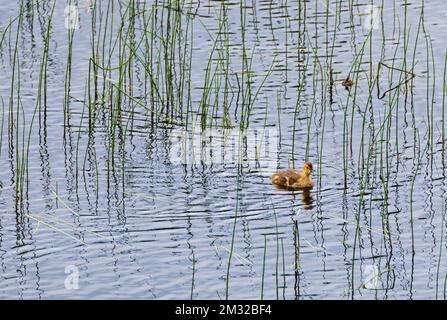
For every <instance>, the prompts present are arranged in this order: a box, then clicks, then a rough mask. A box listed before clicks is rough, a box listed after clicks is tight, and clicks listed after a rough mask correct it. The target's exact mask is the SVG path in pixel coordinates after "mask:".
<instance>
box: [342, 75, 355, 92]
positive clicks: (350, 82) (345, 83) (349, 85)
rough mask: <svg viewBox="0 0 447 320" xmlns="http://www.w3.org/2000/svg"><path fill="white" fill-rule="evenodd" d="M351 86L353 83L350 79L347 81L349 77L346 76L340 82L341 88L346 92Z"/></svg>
mask: <svg viewBox="0 0 447 320" xmlns="http://www.w3.org/2000/svg"><path fill="white" fill-rule="evenodd" d="M353 84H354V81H352V80H351V79H349V76H348V77H347V78H346V79H345V80H343V81H342V82H341V85H342V86H343V87H345V89H346V90H349V89H350V88H351V87H352V85H353Z"/></svg>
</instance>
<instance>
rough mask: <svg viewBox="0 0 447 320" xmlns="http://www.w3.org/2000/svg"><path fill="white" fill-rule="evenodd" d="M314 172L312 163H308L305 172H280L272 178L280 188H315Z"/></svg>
mask: <svg viewBox="0 0 447 320" xmlns="http://www.w3.org/2000/svg"><path fill="white" fill-rule="evenodd" d="M312 171H313V166H312V163H310V162H306V163H305V164H304V166H303V170H292V169H289V170H284V171H278V172H277V173H275V174H274V175H273V176H272V183H273V184H274V185H277V186H279V187H283V188H290V189H304V188H312V187H313V186H314V183H313V181H312V177H311V174H312Z"/></svg>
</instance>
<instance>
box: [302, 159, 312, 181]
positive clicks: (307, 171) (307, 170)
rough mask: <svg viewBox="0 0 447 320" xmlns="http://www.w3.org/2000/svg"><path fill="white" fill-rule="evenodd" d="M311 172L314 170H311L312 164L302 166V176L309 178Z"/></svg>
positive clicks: (307, 163)
mask: <svg viewBox="0 0 447 320" xmlns="http://www.w3.org/2000/svg"><path fill="white" fill-rule="evenodd" d="M313 170H314V169H313V165H312V162H306V163H305V164H304V167H303V173H304V175H305V176H306V177H308V176H310V175H311V174H312V171H313Z"/></svg>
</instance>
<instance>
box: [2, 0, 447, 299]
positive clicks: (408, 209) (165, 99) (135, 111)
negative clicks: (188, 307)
mask: <svg viewBox="0 0 447 320" xmlns="http://www.w3.org/2000/svg"><path fill="white" fill-rule="evenodd" d="M428 6H429V4H428V3H426V2H425V1H424V0H418V1H415V2H413V3H412V4H410V3H409V1H407V0H395V1H386V3H385V1H384V0H364V1H360V0H347V1H341V0H321V1H305V0H294V1H292V0H281V1H256V0H253V1H250V0H240V1H218V2H213V1H210V2H203V1H202V2H200V1H195V0H154V1H137V0H122V1H114V0H97V1H81V0H79V1H76V0H67V1H55V0H17V1H16V2H14V6H11V8H14V9H11V8H8V12H9V13H10V15H9V16H8V19H5V18H3V19H2V20H1V21H0V59H1V67H2V75H1V78H0V79H1V86H0V95H1V103H2V116H1V123H0V130H1V137H0V161H1V164H2V168H3V173H2V174H1V175H0V203H1V207H0V210H4V211H5V213H4V214H2V215H0V251H1V250H4V248H2V246H4V245H2V243H3V242H2V237H3V234H4V233H5V232H6V231H2V230H3V228H4V227H5V222H4V221H7V220H6V218H5V215H6V214H8V215H13V216H14V220H15V223H16V224H17V230H16V231H15V232H17V234H18V235H17V239H19V240H18V241H19V242H27V241H28V240H30V239H31V240H33V241H34V240H35V236H34V231H33V230H35V228H36V224H37V225H42V228H45V226H46V227H47V229H49V230H51V231H52V232H55V233H57V234H59V235H60V236H62V237H64V238H65V239H66V241H73V240H74V241H76V242H77V245H80V246H82V247H84V246H88V244H89V242H93V243H94V242H95V241H103V242H114V241H117V240H116V239H117V237H118V236H117V235H116V234H115V232H118V233H119V234H120V235H121V236H122V234H125V233H126V232H127V231H126V230H129V229H126V226H127V223H129V222H128V221H127V219H130V220H132V216H133V215H136V214H137V213H138V212H139V211H138V210H140V211H141V210H146V207H144V206H141V205H140V206H138V205H136V204H138V203H140V204H141V202H142V203H143V204H144V205H145V206H151V208H152V206H153V207H154V208H158V206H161V207H164V208H166V205H165V204H163V202H166V201H167V202H168V203H169V202H172V200H170V197H174V195H175V197H176V201H177V203H176V204H175V205H176V207H175V210H174V212H176V213H178V214H179V215H180V217H181V221H182V222H186V225H187V227H186V228H187V230H188V231H187V233H188V236H187V237H186V239H187V240H186V242H187V250H189V251H190V254H189V255H188V259H187V264H188V266H187V267H188V268H189V269H187V270H185V271H184V273H183V274H182V277H184V281H182V285H184V286H187V287H188V289H187V290H185V294H184V295H182V296H177V297H178V298H188V297H190V298H191V299H194V298H196V297H199V298H200V297H203V296H205V297H220V298H232V297H243V298H245V297H252V298H253V297H254V298H258V297H259V295H260V297H261V299H262V298H276V299H283V298H297V299H298V298H302V297H306V295H311V294H312V291H318V292H320V290H319V289H316V287H315V286H316V285H315V284H314V285H312V284H311V283H312V280H313V278H312V277H306V274H307V272H310V271H309V270H308V269H305V268H306V259H310V258H309V257H311V255H312V254H313V255H317V257H319V258H318V259H320V260H318V261H319V262H318V264H317V266H315V265H313V267H315V268H316V269H317V270H321V269H324V270H326V268H328V269H330V268H333V266H331V265H330V263H331V261H332V262H334V261H333V260H331V259H332V258H331V257H333V259H336V261H337V263H338V264H337V268H338V269H336V271H337V272H336V273H337V276H336V277H339V276H340V275H341V274H343V273H346V274H345V275H344V277H345V279H346V281H345V282H343V283H341V284H340V283H337V290H338V291H337V294H338V296H335V297H347V298H352V299H354V298H357V297H358V296H359V295H360V296H362V295H367V297H373V298H379V297H383V296H384V297H388V296H391V297H393V295H395V296H406V297H410V298H412V297H413V295H415V293H416V296H417V292H418V289H420V290H421V292H422V293H421V294H419V296H421V295H422V296H423V297H425V296H424V295H430V296H435V297H436V298H445V296H446V288H447V269H446V268H445V254H444V250H445V249H446V247H445V246H446V243H447V242H446V239H444V238H445V234H444V228H445V226H444V224H445V223H446V220H445V208H446V203H445V192H446V190H447V188H446V176H445V169H446V165H445V140H446V139H445V138H446V137H445V129H446V128H445V107H446V89H447V86H446V76H447V72H446V70H447V51H445V47H446V45H445V44H444V43H443V42H442V41H443V40H442V37H443V35H441V36H440V37H441V39H439V38H438V37H439V35H435V36H433V35H432V34H431V30H430V26H431V23H430V21H428V19H427V17H426V15H427V10H428V9H429V8H428ZM5 10H6V9H5ZM435 11H436V10H435ZM443 26H444V27H445V24H443ZM433 38H435V39H436V40H437V41H438V42H436V41H435V40H434V39H433ZM271 128H274V129H275V130H277V131H278V137H279V142H278V145H277V146H275V148H276V147H277V149H278V150H276V153H275V156H272V157H271V158H270V159H269V163H270V164H271V163H274V167H275V169H276V168H284V167H294V168H298V167H300V166H301V165H302V163H304V162H305V161H312V162H313V163H314V171H315V173H314V182H315V186H314V189H313V190H312V192H311V193H309V191H307V192H299V193H295V192H291V191H278V190H274V188H272V187H271V186H270V185H269V184H270V181H269V176H270V175H269V174H264V172H263V171H262V170H260V168H259V167H256V165H251V164H249V163H248V162H249V161H247V156H246V150H244V147H243V146H244V145H246V144H247V141H248V138H247V132H249V130H251V129H256V130H266V129H271ZM210 130H211V131H212V130H215V131H212V132H219V133H222V135H223V136H224V137H225V133H229V132H232V133H234V132H237V133H238V136H237V139H238V141H239V142H240V143H237V145H238V146H239V149H238V150H237V156H236V158H237V159H242V160H240V161H239V162H237V163H236V165H234V166H233V164H223V165H222V164H211V165H209V164H208V163H204V162H201V163H194V164H190V163H187V162H184V163H182V165H181V166H174V165H172V164H171V163H170V161H169V156H168V155H167V154H169V150H170V148H172V147H173V141H172V139H170V138H171V137H172V136H171V133H172V132H173V131H180V132H185V133H187V134H193V135H194V134H197V133H199V134H200V133H202V132H210ZM220 142H221V141H220V140H219V137H214V136H210V137H209V136H207V137H206V138H205V139H203V140H202V141H200V142H199V143H200V144H201V145H207V144H218V143H220ZM55 154H56V155H55ZM60 157H62V158H60ZM211 158H212V155H211ZM248 160H250V159H248ZM55 162H56V163H58V164H57V165H55V164H54V163H55ZM145 170H147V171H145ZM61 172H62V173H61ZM197 172H201V173H200V174H199V173H197ZM225 172H227V173H228V175H225ZM229 172H231V174H230V173H229ZM271 173H273V172H271ZM196 174H197V175H198V176H196ZM143 176H144V177H145V178H144V179H145V180H144V182H141V181H139V180H138V178H141V177H143ZM54 177H57V178H54ZM217 177H219V179H217ZM142 179H143V178H142ZM214 180H219V181H217V182H216V181H214ZM253 182H254V183H253ZM142 185H143V186H142ZM148 185H151V186H153V188H154V189H147V188H145V187H144V186H148ZM199 186H202V187H203V188H204V191H203V193H200V192H201V191H200V192H199V194H200V195H201V196H202V197H203V199H206V201H207V202H206V203H200V206H199V207H198V208H195V206H196V205H197V202H194V201H193V200H191V199H192V196H193V195H194V194H195V192H198V191H197V188H199V189H200V187H199ZM164 188H165V190H169V192H166V193H164V191H163V189H164ZM218 188H221V189H222V193H227V194H225V195H222V194H220V191H219V193H213V192H212V190H213V189H218ZM159 189H160V190H161V193H158V190H159ZM37 190H38V191H37ZM178 190H180V192H181V194H180V195H179V194H176V192H177V191H178ZM200 190H201V189H200ZM296 194H299V198H300V199H301V200H298V201H295V195H296ZM166 199H167V200H166ZM158 201H160V202H158ZM219 201H222V202H223V203H224V204H220V202H219ZM253 201H257V202H258V204H259V207H253V204H252V202H253ZM42 202H44V204H42ZM219 204H220V205H219ZM213 206H214V207H213ZM228 206H230V208H229V207H228ZM104 208H107V209H104ZM204 208H205V209H204ZM213 208H214V209H215V210H214V209H213ZM195 209H197V210H203V211H204V212H205V213H206V214H208V215H211V216H212V215H213V214H215V213H216V212H218V213H220V214H225V218H222V219H224V220H223V221H224V222H222V220H218V221H214V222H215V223H216V224H217V227H216V229H218V231H216V232H217V235H215V236H214V235H211V236H210V237H211V238H214V240H213V243H212V245H210V247H213V248H216V253H213V254H211V255H209V256H206V258H205V256H204V254H201V253H200V249H201V246H199V245H198V244H197V243H196V244H193V243H194V241H191V243H190V242H189V240H190V239H192V238H193V235H192V233H191V231H190V228H192V226H193V225H194V224H195V223H196V219H198V218H197V217H196V216H195V213H196V212H197V211H195ZM61 210H64V212H68V214H69V217H68V218H67V217H65V218H63V217H61V216H60V215H59V214H58V213H59V212H60V211H61ZM154 210H155V209H154ZM37 211H39V212H42V213H38V212H37ZM129 211H131V212H133V215H132V214H130V216H127V215H128V214H129ZM104 212H107V215H108V216H109V219H110V220H114V219H116V220H117V223H116V225H118V226H120V227H116V225H115V224H113V226H114V227H113V228H112V229H113V231H110V230H109V232H107V231H106V232H103V231H98V227H93V228H90V227H91V226H92V225H91V224H89V223H88V222H86V221H83V219H87V218H86V217H90V216H101V215H104ZM111 212H115V213H116V215H114V214H112V213H111ZM154 212H155V211H154ZM254 213H256V214H262V215H263V216H262V217H263V219H259V220H261V221H265V224H266V225H267V227H259V226H258V227H257V228H254V229H255V230H254V231H253V232H254V234H253V235H252V236H253V237H254V240H253V239H251V238H250V236H248V235H247V234H249V233H250V226H249V225H250V223H251V222H253V221H252V220H251V219H252V218H253V217H252V215H253V214H254ZM110 215H112V216H114V218H110ZM70 217H71V218H72V221H71V222H69V221H70ZM157 217H158V218H160V216H158V215H157ZM168 217H169V219H170V220H169V219H168V220H165V221H164V222H165V223H166V225H167V226H168V227H171V225H170V224H173V223H175V221H176V219H177V218H176V217H175V215H174V214H172V213H171V214H168ZM160 219H161V218H160ZM206 219H208V218H206ZM253 219H254V218H253ZM256 219H257V218H256ZM2 220H3V221H2ZM325 220H329V221H331V222H333V224H331V227H332V228H337V231H336V232H330V236H328V235H326V237H329V241H330V242H329V243H328V242H327V239H326V242H325V236H324V232H327V229H328V227H327V226H325V223H326V222H325ZM309 222H310V223H309ZM222 223H224V225H225V226H224V227H222ZM80 226H81V229H79V228H80ZM134 226H135V225H134ZM137 226H138V224H137ZM309 226H311V227H310V229H309ZM127 228H129V227H128V226H127ZM179 228H180V227H179ZM184 228H185V227H184V226H183V229H184ZM418 228H419V229H420V228H426V229H429V230H430V232H431V234H432V236H433V238H434V240H427V238H428V235H427V233H419V231H420V230H419V229H418ZM7 229H8V230H10V228H7ZM99 229H101V228H99ZM130 229H132V228H130ZM149 229H150V230H152V227H149ZM156 230H163V228H161V229H156ZM311 230H312V231H313V232H312V231H311ZM258 231H259V232H258ZM306 231H307V235H306ZM8 232H9V231H8ZM206 232H208V231H206ZM104 233H105V234H106V235H104ZM438 233H439V235H438ZM241 234H243V235H241ZM310 234H312V236H310ZM36 237H37V236H36ZM246 237H248V239H250V240H247V238H246ZM311 237H313V239H312V240H310V239H311ZM92 238H93V239H96V240H92ZM130 238H131V236H129V239H130ZM129 239H127V238H126V239H125V240H122V239H120V240H119V241H121V240H122V241H123V243H126V244H127V243H128V242H127V241H130V242H132V240H129ZM119 241H118V242H119ZM215 241H216V243H215ZM239 241H241V242H242V243H246V244H247V247H243V246H242V247H241V245H240V243H239ZM251 241H253V243H252V242H251ZM426 241H431V242H432V246H433V247H430V248H429V249H427V247H426V244H427V243H426ZM196 242H197V241H196ZM218 242H219V243H220V242H221V244H217V243H218ZM34 246H38V244H37V243H36V244H34ZM252 246H253V247H252ZM245 249H246V250H247V251H246V252H245V251H244V252H245V253H242V254H241V253H240V251H241V250H245ZM86 250H88V249H86ZM250 250H254V251H250ZM426 251H430V252H431V253H429V254H428V255H429V257H430V261H429V264H430V266H429V267H430V268H429V269H430V270H431V271H429V272H433V274H432V273H431V275H432V276H433V278H434V279H435V283H436V285H433V286H432V283H430V284H429V285H428V287H429V288H430V290H429V293H427V291H426V288H425V287H424V288H423V289H421V288H420V287H419V286H421V284H420V282H418V281H422V280H421V278H418V277H422V278H423V277H425V276H427V274H426V272H427V271H426V270H425V268H426V266H423V265H421V266H418V265H417V262H418V261H421V260H424V257H425V258H426V257H427V256H424V252H426ZM215 255H216V256H217V257H218V260H219V262H218V267H216V269H219V270H218V271H216V272H218V276H217V277H220V278H219V280H215V281H217V283H218V284H217V285H216V286H215V287H216V288H213V289H211V290H212V291H209V292H208V291H206V290H207V288H205V287H204V284H206V283H207V281H208V280H207V279H208V278H206V277H209V270H208V273H207V274H206V275H205V274H204V273H202V274H201V272H202V271H203V270H204V269H206V263H207V262H205V260H206V259H212V258H213V257H214V256H215ZM270 255H272V257H273V258H271V257H270ZM270 258H271V259H270ZM2 259H3V255H2V254H1V253H0V265H1V264H2V261H3V260H2ZM326 259H328V261H327V262H326ZM184 262H185V261H182V262H181V264H185V263H184ZM334 263H335V262H334ZM178 264H180V263H178ZM368 264H372V265H375V266H378V268H379V269H380V273H379V275H380V276H378V278H379V280H380V281H379V283H380V284H379V287H377V288H375V289H373V290H372V289H371V288H369V289H368V285H369V284H368V283H365V274H364V272H363V270H364V266H365V265H368ZM247 266H249V267H247ZM433 266H434V267H433ZM307 267H309V268H310V266H307ZM432 267H433V269H435V271H433V270H432ZM244 268H249V271H248V273H247V271H246V270H245V269H244ZM168 269H169V268H168ZM221 269H222V270H221ZM244 270H245V271H244ZM244 274H245V276H244ZM246 274H248V276H247V275H246ZM0 275H1V272H0ZM191 276H192V278H191ZM161 277H162V278H163V277H166V274H165V275H161ZM245 277H249V278H250V279H251V280H246V279H245ZM233 278H234V279H238V281H236V280H233ZM323 278H324V276H323ZM396 279H397V280H396ZM239 281H240V282H241V283H238V282H239ZM244 281H247V283H248V285H247V287H245V285H244ZM396 281H397V282H399V283H400V286H397V285H395V284H396ZM430 281H431V280H430ZM217 287H218V288H217ZM235 287H236V288H238V289H234V288H235ZM252 287H255V288H256V289H255V290H250V289H247V288H252ZM306 288H307V289H306ZM244 289H247V290H244ZM201 290H205V291H206V293H205V294H203V295H201ZM323 291H324V293H321V296H322V297H327V296H329V297H334V296H332V294H334V293H333V292H332V291H331V289H330V288H327V289H324V290H323ZM233 294H234V295H233ZM158 295H163V294H161V293H158ZM154 296H157V295H156V294H154Z"/></svg>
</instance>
